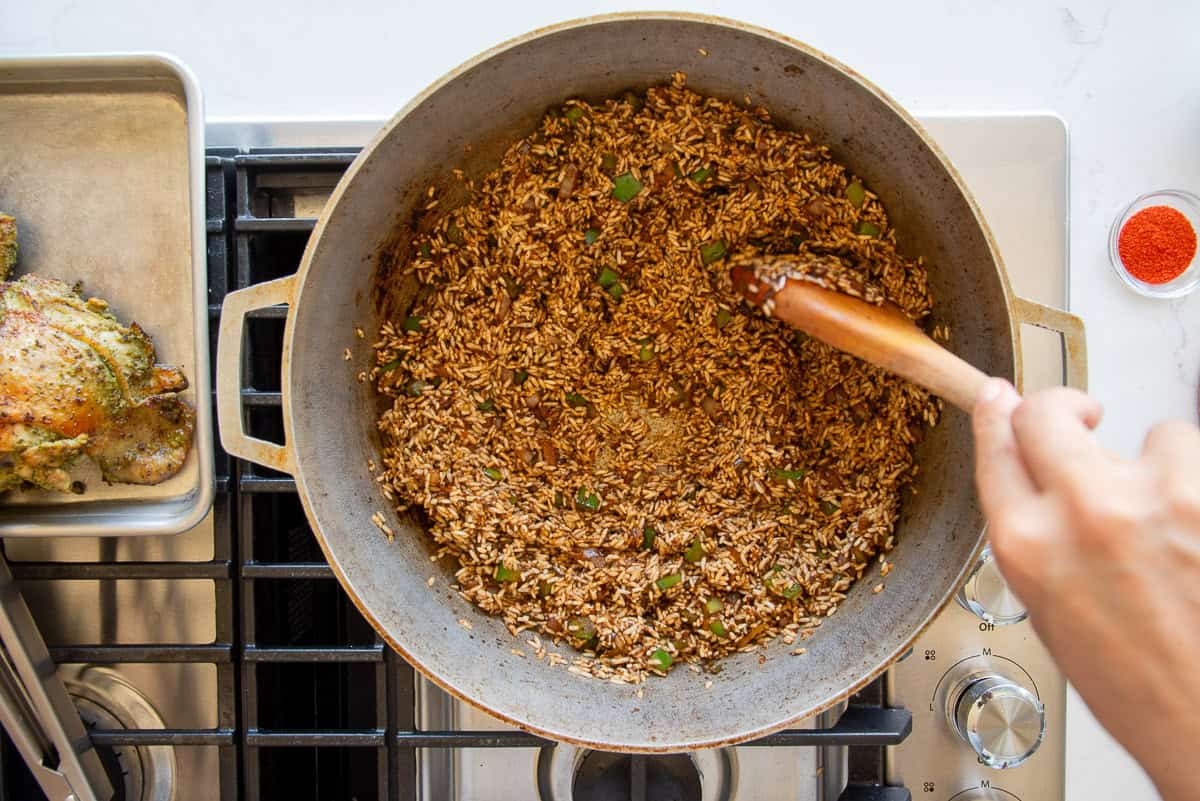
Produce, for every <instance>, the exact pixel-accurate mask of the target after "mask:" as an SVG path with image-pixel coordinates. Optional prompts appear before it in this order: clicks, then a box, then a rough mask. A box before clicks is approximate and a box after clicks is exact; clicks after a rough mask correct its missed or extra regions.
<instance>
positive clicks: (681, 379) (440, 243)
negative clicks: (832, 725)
mask: <svg viewBox="0 0 1200 801" xmlns="http://www.w3.org/2000/svg"><path fill="white" fill-rule="evenodd" d="M569 109H578V110H579V111H582V112H583V113H582V116H578V118H577V119H571V118H572V117H576V116H577V115H578V114H579V111H575V112H571V113H570V114H566V113H565V112H567V111H568V110H569ZM701 169H709V170H711V171H712V174H711V176H710V177H708V179H707V180H704V181H703V182H699V183H698V182H697V181H695V180H692V179H691V178H689V177H687V176H689V175H692V174H693V173H694V171H697V170H701ZM624 173H631V174H632V175H633V176H635V177H636V178H637V179H638V180H639V181H640V183H641V184H642V186H643V188H642V190H641V192H640V193H639V194H638V195H637V196H636V197H635V198H634V199H633V200H632V201H630V202H628V203H622V202H620V201H619V200H617V199H615V198H613V197H612V190H613V176H616V175H620V174H624ZM456 176H457V177H458V178H459V179H461V177H462V174H461V172H457V171H456ZM853 180H855V179H854V177H853V176H852V175H850V174H849V173H848V172H847V171H846V169H845V168H844V167H843V166H842V165H840V164H838V163H837V162H836V161H834V160H833V159H832V158H831V156H830V154H829V152H828V150H827V149H826V148H825V147H823V146H821V145H819V144H817V143H814V142H813V141H811V140H810V139H809V138H808V137H807V136H805V135H803V134H799V133H794V132H789V131H784V130H781V129H779V128H776V127H774V126H773V125H772V124H771V122H770V119H769V116H768V114H767V112H766V110H764V109H762V108H744V107H741V106H739V105H738V104H736V103H733V102H729V101H725V100H719V99H716V98H712V97H705V96H702V95H699V94H697V93H695V92H692V91H690V90H688V89H687V88H686V87H685V86H684V79H683V76H682V75H676V76H673V79H672V81H671V83H670V84H669V85H666V86H660V87H655V88H652V89H650V90H649V91H648V92H647V93H646V94H645V95H644V96H640V97H638V98H636V99H634V98H632V97H631V96H626V97H625V98H622V99H619V100H608V101H605V102H604V103H602V104H600V105H588V104H586V103H584V102H582V101H578V100H569V101H567V103H566V104H565V106H564V107H563V109H561V110H557V111H555V112H552V113H551V114H549V115H547V116H546V118H545V119H544V120H543V121H542V123H541V125H540V126H539V128H538V130H537V131H536V132H535V133H534V134H533V135H532V136H530V137H527V138H526V139H523V140H521V141H519V142H517V143H515V144H514V145H512V147H510V148H509V150H508V151H507V153H506V154H505V156H504V158H503V160H502V162H501V164H500V165H499V167H498V168H496V169H495V170H494V171H493V172H491V173H490V174H488V175H487V176H486V177H485V178H484V179H483V180H482V181H481V183H480V184H479V185H478V186H471V185H468V186H466V187H465V189H467V191H468V200H467V202H465V203H464V204H461V205H458V206H457V207H455V208H439V205H438V204H439V200H440V198H439V197H438V196H437V192H436V190H434V188H433V187H431V188H430V191H429V193H428V199H427V201H426V204H425V208H426V209H427V211H428V213H427V215H426V216H425V217H424V218H423V219H422V220H419V221H418V223H417V224H416V227H415V230H417V231H418V234H417V236H416V238H415V239H414V240H413V241H412V243H411V246H410V247H409V248H408V249H407V251H406V252H405V253H404V254H403V256H402V257H401V258H399V259H398V260H397V262H396V264H395V265H394V269H393V274H392V275H391V276H390V278H388V279H386V280H388V281H389V282H398V283H400V284H403V283H404V282H408V285H413V284H414V283H415V285H416V286H419V289H418V290H417V292H416V296H415V299H414V301H413V303H412V308H411V312H410V314H412V315H414V316H418V317H420V318H422V320H421V325H420V329H419V330H418V331H406V330H405V327H404V325H403V323H404V319H405V316H404V315H398V316H395V317H394V319H391V320H389V321H387V322H386V323H384V325H383V326H382V328H381V331H380V332H379V337H378V342H377V344H376V351H377V357H376V367H375V368H374V370H373V371H372V373H371V378H372V379H373V380H374V381H375V382H376V385H377V388H378V390H379V392H380V393H382V394H383V395H384V396H386V397H387V398H388V399H389V400H390V402H391V406H390V408H389V409H388V410H387V411H386V412H385V413H384V414H383V415H382V416H381V417H380V419H379V428H380V431H381V432H382V435H383V440H384V447H383V454H382V459H381V464H380V468H381V471H380V474H379V476H378V479H379V481H380V484H381V487H382V488H383V491H384V493H385V495H386V496H387V497H388V498H389V499H391V500H392V501H393V502H394V503H395V504H396V506H397V508H398V509H401V510H403V509H405V508H408V507H409V506H417V507H420V508H421V509H423V510H424V513H425V515H426V516H427V518H428V521H429V532H430V535H431V536H432V537H433V539H434V541H435V542H436V543H437V544H438V545H439V546H440V547H441V548H442V550H443V552H445V553H447V554H449V555H451V556H453V557H454V558H455V559H456V560H457V563H458V565H459V568H458V571H457V573H456V579H457V581H458V589H459V592H461V593H462V595H463V596H464V597H465V598H467V599H469V600H470V601H471V602H473V603H474V604H476V605H477V606H478V607H479V608H480V609H482V610H484V611H485V612H488V613H490V614H494V615H499V616H501V617H502V618H503V619H504V621H505V623H506V624H507V625H508V627H509V629H510V630H511V631H513V632H514V634H516V633H518V632H520V631H525V630H533V631H536V632H539V633H541V634H543V635H545V636H547V637H549V638H552V639H553V640H554V641H556V642H566V643H571V644H573V645H575V646H576V647H578V648H580V649H581V650H582V653H581V655H580V656H579V657H578V658H577V659H575V660H574V661H573V663H572V665H571V666H570V667H569V668H568V669H570V670H571V671H572V672H577V673H582V674H585V675H594V676H598V677H600V678H605V679H615V680H618V681H638V680H641V679H642V678H644V677H645V675H646V674H647V673H648V672H651V673H658V672H662V671H661V670H660V669H659V663H658V662H656V661H654V659H653V658H652V654H654V653H655V652H656V651H658V650H660V649H661V650H663V651H665V652H667V653H669V654H671V656H672V657H673V659H674V660H675V661H687V662H690V663H693V664H704V665H706V666H710V665H711V664H712V662H713V660H716V659H718V658H719V657H721V656H724V655H727V654H729V653H732V652H735V651H738V650H752V649H753V648H754V647H756V645H758V644H759V643H762V642H764V641H766V640H767V639H769V638H772V637H775V636H777V635H780V634H783V635H784V636H785V640H786V641H787V642H792V641H794V640H795V638H796V637H797V635H799V636H800V637H801V638H802V639H807V638H808V636H809V635H810V634H811V633H812V630H813V629H814V628H815V627H816V626H818V625H820V622H821V620H822V619H823V618H824V617H827V616H829V615H831V614H833V612H834V611H835V610H836V608H837V604H838V602H839V601H840V600H842V599H843V598H844V597H845V593H846V591H847V590H848V589H849V587H850V586H851V584H852V583H853V582H854V581H855V580H856V579H858V578H859V577H860V576H861V575H862V574H863V572H864V571H865V570H866V568H867V566H868V563H869V561H870V560H871V559H872V558H873V557H874V556H875V555H876V554H879V553H882V552H886V551H888V550H890V549H891V548H892V547H893V544H894V538H893V529H894V524H895V520H896V517H897V513H898V509H899V505H900V499H901V490H902V488H903V487H904V486H905V485H906V484H908V483H910V482H911V481H912V479H913V476H914V474H915V473H916V465H915V463H914V459H913V449H914V446H915V443H916V442H917V441H918V440H919V438H920V437H921V435H922V432H923V428H924V425H925V424H926V423H929V424H932V423H934V422H935V421H936V416H937V411H938V408H939V407H938V402H937V401H936V400H935V399H932V398H931V397H930V396H929V395H928V394H927V393H925V392H924V391H922V390H921V389H919V388H917V387H914V386H912V385H910V384H908V383H906V382H904V381H902V380H899V379H897V378H895V377H892V376H889V375H887V374H885V373H883V372H882V371H880V370H878V369H876V368H873V367H871V366H869V365H866V364H864V363H862V362H860V361H858V360H857V359H855V358H853V357H850V356H847V355H845V354H842V353H840V352H837V351H834V350H832V349H831V348H829V347H827V346H825V345H823V344H822V343H820V342H817V341H814V340H811V339H808V338H806V337H803V336H793V335H792V332H791V331H789V330H787V329H786V328H784V327H783V326H782V325H781V324H779V323H777V322H775V321H772V320H769V319H767V318H766V317H765V316H764V315H762V314H761V313H757V312H756V311H755V310H753V309H751V308H750V307H748V306H746V305H744V304H740V303H739V302H738V301H737V300H736V299H735V297H734V294H733V292H732V289H731V284H730V280H729V277H728V273H727V268H726V264H725V261H724V260H721V259H718V260H716V261H714V262H713V263H711V264H707V265H706V264H704V263H703V260H702V259H701V256H700V247H701V245H703V244H705V243H710V242H714V241H716V240H718V239H721V240H723V241H724V242H725V243H726V245H727V247H728V252H729V254H731V255H736V256H739V257H742V256H754V255H756V254H760V253H783V252H788V253H795V252H797V251H799V252H800V253H801V254H803V255H808V256H812V257H819V256H821V255H822V254H832V255H836V256H838V257H839V258H840V259H841V260H843V261H845V262H847V263H848V264H850V265H852V269H854V270H855V271H857V273H858V274H859V276H860V277H861V278H862V279H863V281H864V282H866V283H869V285H871V286H874V287H877V288H878V289H879V290H880V291H881V292H882V296H883V297H884V298H886V299H887V300H890V301H891V302H892V303H895V304H896V305H898V306H899V307H901V308H902V309H904V310H905V311H906V312H907V313H908V314H909V315H910V316H912V317H913V318H914V319H922V318H924V317H926V315H927V314H928V313H929V310H930V306H931V299H930V297H929V293H928V289H927V286H926V272H925V268H924V266H923V265H922V264H921V262H920V261H919V260H911V259H908V258H905V257H903V256H901V255H900V254H899V253H898V252H897V250H896V247H895V242H894V234H893V232H892V230H891V229H890V227H889V225H888V220H887V216H886V215H885V212H884V209H883V207H882V206H881V205H880V203H879V202H878V200H877V199H876V197H875V196H874V195H873V194H871V193H869V192H868V193H867V196H866V201H865V203H864V204H863V206H862V208H861V209H860V208H856V207H855V206H854V205H853V204H852V203H851V202H850V201H849V200H848V199H847V198H846V188H847V186H848V185H849V183H850V182H851V181H853ZM447 205H449V204H447ZM860 220H868V221H870V222H872V223H874V224H875V225H876V226H878V227H879V229H880V231H881V232H882V233H881V234H880V235H879V236H877V237H870V236H863V235H858V234H856V233H855V232H854V228H855V226H856V225H857V224H858V222H859V221H860ZM588 229H595V230H596V231H598V232H599V238H598V239H597V240H596V241H595V242H594V243H593V244H591V245H588V244H586V243H585V231H587V230H588ZM605 267H608V268H610V269H611V270H613V271H614V272H616V273H617V274H619V276H620V285H621V287H622V288H623V289H624V293H623V296H622V297H621V298H620V299H619V300H617V299H614V298H613V297H612V296H611V295H610V294H609V293H607V292H606V291H605V290H604V289H603V288H602V287H601V286H600V285H599V284H598V282H597V276H598V275H599V273H600V271H601V270H602V269H603V268H605ZM413 276H415V277H416V278H417V279H418V280H417V281H416V282H413V281H412V278H413ZM726 315H728V322H727V324H726V325H724V327H720V326H718V324H717V320H718V319H721V320H725V319H726ZM524 375H527V378H526V379H525V380H524V381H523V382H522V381H521V378H522V376H524ZM581 399H582V400H585V401H586V403H581ZM801 470H802V471H804V474H803V476H802V477H801V478H799V479H788V478H787V477H786V476H787V475H790V474H785V473H781V472H780V471H801ZM489 474H490V475H489ZM496 476H498V478H496ZM581 492H582V494H583V495H582V497H583V499H584V500H587V499H588V496H592V495H594V496H595V497H596V499H598V501H599V508H598V509H596V510H594V511H593V510H591V509H588V508H587V507H586V506H585V505H580V504H578V503H576V502H575V501H576V499H577V498H579V497H581V496H580V493H581ZM648 527H652V528H653V529H654V531H655V532H656V534H655V537H654V542H653V546H652V547H651V548H650V549H648V550H646V549H643V547H642V544H643V539H644V532H645V530H646V529H647V528H648ZM381 528H383V527H382V526H381ZM384 530H385V533H386V531H387V530H386V529H384ZM696 542H699V543H700V546H699V547H700V548H701V549H702V550H703V556H702V557H701V558H700V559H699V560H698V561H696V562H690V561H688V560H687V559H685V556H684V554H685V553H686V552H687V551H688V549H689V547H691V546H693V544H694V543H696ZM692 555H693V556H695V555H696V552H695V551H693V554H692ZM499 565H503V566H504V570H505V571H512V572H511V573H509V574H507V576H506V577H508V578H512V577H516V578H515V580H509V581H498V580H497V576H498V566H499ZM888 569H890V567H889V568H888ZM881 573H882V574H883V575H886V572H885V571H881ZM673 574H680V575H681V577H682V580H681V581H679V583H678V584H676V585H675V586H672V587H669V588H668V589H666V590H662V589H659V588H658V586H657V585H656V580H658V579H660V578H662V577H664V576H670V575H673ZM793 595H794V597H789V596H793ZM710 599H718V600H719V601H720V602H721V604H722V608H721V609H720V610H719V611H717V612H715V613H713V612H709V611H707V610H706V607H705V602H706V601H708V600H710ZM714 621H720V623H721V625H723V626H724V628H725V631H726V636H718V635H717V634H715V633H714V632H713V631H712V629H713V628H714V626H713V623H714ZM460 623H461V624H462V625H464V626H467V627H469V623H467V621H465V620H462V621H460ZM591 627H594V629H595V632H596V636H595V639H593V640H591V641H590V642H587V643H583V642H580V641H579V639H578V638H576V637H575V636H574V635H573V633H572V632H577V631H579V630H581V629H582V630H584V631H588V632H590V630H591ZM716 628H719V627H716ZM531 643H536V648H534V652H535V655H536V656H537V657H538V658H542V657H543V656H544V655H545V653H546V649H545V645H544V644H542V642H541V640H540V639H538V638H535V639H534V640H531ZM803 652H804V649H803V648H801V649H796V650H794V651H793V652H792V653H797V654H802V653H803ZM552 655H553V654H552ZM563 661H564V660H559V663H562V662H563Z"/></svg>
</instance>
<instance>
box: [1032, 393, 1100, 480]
mask: <svg viewBox="0 0 1200 801" xmlns="http://www.w3.org/2000/svg"><path fill="white" fill-rule="evenodd" d="M1103 412H1104V410H1103V408H1102V407H1101V406H1100V404H1099V402H1098V401H1096V400H1095V399H1094V398H1092V397H1090V396H1089V395H1085V394H1084V393H1082V392H1079V391H1078V390H1074V389H1067V388H1065V387H1058V388H1055V389H1048V390H1044V391H1042V392H1038V393H1036V394H1034V395H1030V396H1029V397H1028V398H1026V399H1025V400H1024V401H1022V402H1021V405H1020V406H1018V407H1017V409H1016V411H1014V412H1013V418H1012V419H1013V433H1014V434H1015V436H1016V439H1017V448H1018V450H1019V451H1020V453H1021V456H1022V458H1023V459H1024V461H1025V467H1026V468H1027V469H1028V470H1029V475H1030V476H1032V478H1033V483H1034V485H1035V486H1036V487H1037V488H1038V489H1041V490H1046V489H1050V488H1052V487H1057V486H1061V485H1064V484H1077V483H1080V482H1084V481H1086V478H1087V476H1088V475H1089V474H1091V473H1092V472H1093V471H1094V470H1095V468H1096V466H1097V465H1100V464H1106V463H1108V462H1110V461H1111V457H1110V456H1109V454H1108V452H1107V451H1105V450H1104V448H1103V447H1102V446H1101V445H1100V442H1099V440H1097V439H1096V437H1095V435H1093V434H1092V429H1093V428H1095V427H1096V426H1097V425H1098V424H1099V422H1100V418H1101V416H1102V415H1103Z"/></svg>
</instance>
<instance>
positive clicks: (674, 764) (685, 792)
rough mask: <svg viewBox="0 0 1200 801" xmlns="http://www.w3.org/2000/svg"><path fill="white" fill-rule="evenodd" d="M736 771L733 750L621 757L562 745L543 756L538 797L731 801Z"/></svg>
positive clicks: (556, 800)
mask: <svg viewBox="0 0 1200 801" xmlns="http://www.w3.org/2000/svg"><path fill="white" fill-rule="evenodd" d="M735 766H736V756H735V755H734V754H733V753H732V752H731V751H728V750H720V751H716V750H710V751H698V752H696V753H692V754H618V753H610V752H607V751H592V750H588V749H582V748H576V747H574V746H569V745H558V746H555V747H552V748H544V749H542V751H541V753H540V754H539V755H538V766H537V771H538V792H539V795H540V797H541V801H609V800H610V799H615V800H617V801H620V800H621V799H629V801H640V799H654V801H725V800H726V799H728V798H730V795H731V790H732V787H733V775H734V769H735Z"/></svg>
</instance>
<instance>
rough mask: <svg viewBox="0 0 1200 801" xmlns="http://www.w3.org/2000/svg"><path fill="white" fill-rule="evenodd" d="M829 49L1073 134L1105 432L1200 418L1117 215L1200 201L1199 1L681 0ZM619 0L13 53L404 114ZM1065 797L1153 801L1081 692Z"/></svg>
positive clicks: (929, 90) (143, 16)
mask: <svg viewBox="0 0 1200 801" xmlns="http://www.w3.org/2000/svg"><path fill="white" fill-rule="evenodd" d="M626 8H657V9H661V8H678V9H686V10H691V11H703V12H709V13H713V14H720V15H725V16H731V17H737V18H739V19H742V20H745V21H747V22H752V23H756V24H759V25H763V26H765V27H768V28H772V29H774V30H778V31H780V32H782V33H786V34H788V35H791V36H793V37H795V38H798V39H801V40H803V41H806V42H808V43H809V44H811V45H813V46H815V47H817V48H820V49H822V50H825V51H826V52H828V53H829V54H831V55H832V56H834V57H836V58H838V59H841V60H842V61H844V62H846V63H848V64H850V65H851V66H853V67H854V68H856V69H857V70H859V71H861V72H862V73H863V74H865V75H866V76H868V77H869V78H871V79H872V80H874V81H875V82H876V83H878V84H879V85H880V86H882V87H883V89H884V90H885V91H887V92H889V93H890V94H892V95H893V96H894V97H896V98H897V99H898V100H899V101H900V102H901V103H903V104H905V105H906V106H908V107H909V108H910V109H911V110H914V111H918V112H920V111H941V110H955V111H970V110H980V111H983V110H1007V111H1012V110H1028V109H1046V110H1052V111H1055V112H1057V113H1058V114H1060V115H1061V116H1062V117H1063V118H1065V119H1066V120H1067V123H1068V125H1069V126H1070V135H1071V208H1070V211H1071V243H1070V244H1071V307H1072V309H1073V310H1074V311H1076V312H1077V313H1079V314H1081V315H1082V316H1083V317H1084V319H1085V321H1086V322H1087V324H1088V347H1089V350H1090V360H1089V361H1090V372H1091V387H1092V392H1093V393H1094V394H1095V395H1096V396H1097V397H1098V398H1100V399H1101V400H1102V401H1103V402H1104V404H1105V406H1106V407H1107V410H1108V412H1107V415H1108V416H1107V419H1106V421H1105V423H1104V425H1103V426H1102V428H1101V436H1102V437H1103V438H1104V440H1105V441H1106V442H1107V443H1108V444H1109V445H1110V446H1111V447H1112V448H1114V449H1115V450H1117V451H1119V452H1121V453H1124V454H1132V453H1134V452H1136V449H1137V447H1138V445H1139V443H1140V442H1141V439H1142V437H1143V436H1144V434H1145V432H1146V429H1147V428H1148V427H1149V426H1150V425H1151V424H1152V423H1153V422H1154V421H1156V420H1160V419H1163V418H1167V417H1179V418H1183V419H1186V420H1192V421H1194V420H1195V419H1196V415H1197V383H1198V381H1200V315H1198V314H1197V312H1198V311H1200V293H1197V294H1195V295H1193V296H1192V298H1191V299H1186V300H1178V301H1153V300H1147V299H1143V298H1141V297H1139V296H1137V295H1134V294H1133V293H1132V292H1131V291H1129V290H1127V289H1126V288H1125V286H1124V285H1123V284H1122V283H1121V282H1120V281H1119V280H1118V279H1117V278H1116V277H1115V276H1114V275H1113V274H1112V272H1111V270H1110V268H1109V265H1108V261H1107V233H1108V226H1109V224H1110V222H1111V221H1112V218H1113V216H1114V215H1115V214H1116V213H1117V211H1118V209H1119V208H1120V207H1121V206H1122V205H1123V204H1124V203H1126V202H1128V201H1129V200H1131V199H1132V198H1133V197H1134V196H1135V195H1137V194H1140V193H1142V192H1145V191H1148V190H1151V189H1158V188H1164V187H1176V188H1183V189H1190V190H1192V191H1195V192H1200V150H1198V149H1197V147H1196V145H1197V143H1198V142H1200V3H1195V2H1191V1H1190V0H1179V2H1174V3H1171V2H1162V1H1161V0H1143V1H1142V2H1138V3H1125V4H1123V5H1121V6H1116V5H1113V4H1108V3H1101V2H1093V1H1092V0H1085V1H1081V2H1076V3H1073V4H1072V5H1070V6H1069V7H1068V6H1056V5H1054V4H1049V3H1044V2H1037V0H1008V2H1003V3H1000V2H990V3H970V4H967V3H961V2H957V1H956V0H944V1H942V2H919V3H918V2H908V3H897V2H894V0H859V2H857V3H854V4H843V3H835V2H826V3H820V4H816V3H805V2H799V0H793V2H788V3H770V2H761V1H760V0H742V1H741V2H707V3H697V4H694V5H684V4H680V3H676V2H668V1H666V0H660V2H652V3H648V4H645V3H632V4H630V5H629V6H626ZM611 10H614V8H613V7H609V6H604V5H602V4H599V3H592V2H570V1H568V0H555V1H554V2H550V1H549V0H539V1H538V2H524V3H511V4H505V3H495V4H493V3H486V2H468V3H459V4H455V5H442V4H441V3H436V2H434V3H405V2H396V1H395V0H393V2H386V3H385V2H379V3H366V2H341V3H336V4H335V3H329V2H326V3H314V2H309V0H292V1H291V2H284V0H260V1H259V2H256V3H247V2H244V1H243V0H194V2H190V3H178V4H176V3H162V2H159V0H109V2H106V3H103V4H88V3H77V2H70V1H69V0H39V1H38V2H21V3H12V4H9V7H8V8H6V9H5V11H4V22H3V25H0V55H24V54H40V53H68V52H103V51H127V50H159V51H164V52H168V53H171V54H173V55H175V56H177V57H178V58H180V59H181V60H183V61H184V62H185V63H187V64H188V65H189V66H190V67H191V68H192V69H193V70H194V71H195V73H196V75H197V77H198V78H199V81H200V85H201V87H202V88H203V91H204V94H205V101H206V105H207V114H208V116H209V118H231V117H241V118H252V119H263V118H267V117H293V118H304V119H311V118H315V117H331V118H349V117H363V118H380V117H386V116H389V115H390V114H391V113H392V112H393V111H395V110H396V109H398V108H399V107H400V106H402V105H403V104H404V103H405V102H407V101H408V100H409V99H410V98H411V97H412V96H413V95H414V94H416V93H417V92H418V91H420V90H421V89H422V88H424V87H425V86H426V85H427V84H428V83H430V82H431V81H433V80H434V79H435V78H437V77H438V76H440V75H441V74H442V73H443V72H445V71H447V70H448V69H450V68H451V67H453V66H455V65H457V64H458V63H459V62H461V61H463V60H465V59H467V58H469V57H471V56H473V55H474V54H476V53H478V52H479V51H481V50H484V49H486V48H487V47H490V46H491V45H493V44H496V43H498V42H500V41H502V40H503V39H507V38H509V37H511V36H514V35H517V34H520V33H523V32H525V31H526V30H529V29H532V28H535V27H539V26H541V25H545V24H548V23H551V22H556V21H560V20H564V19H569V18H572V17H577V16H584V15H587V14H595V13H603V12H606V11H611ZM1068 714H1069V727H1068V732H1067V754H1068V758H1067V798H1068V799H1069V801H1084V800H1085V799H1087V800H1088V801H1090V799H1092V798H1121V799H1125V800H1126V801H1138V800H1139V799H1152V798H1155V797H1156V796H1155V794H1154V792H1153V789H1152V788H1151V786H1150V785H1149V783H1148V782H1147V781H1146V779H1145V777H1144V776H1143V775H1142V774H1141V772H1140V770H1138V768H1137V766H1136V765H1134V764H1133V762H1132V761H1131V760H1130V759H1129V758H1128V757H1127V756H1126V755H1125V754H1124V753H1123V752H1122V751H1121V750H1120V748H1119V747H1118V746H1116V745H1115V743H1113V742H1112V741H1111V740H1110V739H1109V738H1108V736H1107V735H1106V734H1105V733H1104V732H1103V730H1101V729H1100V727H1099V726H1098V725H1097V724H1096V723H1095V722H1094V721H1093V720H1092V719H1091V717H1090V715H1089V714H1088V712H1087V710H1086V708H1085V707H1084V706H1083V705H1082V703H1080V702H1079V701H1078V699H1077V698H1073V699H1072V701H1071V705H1070V707H1069V710H1068Z"/></svg>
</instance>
